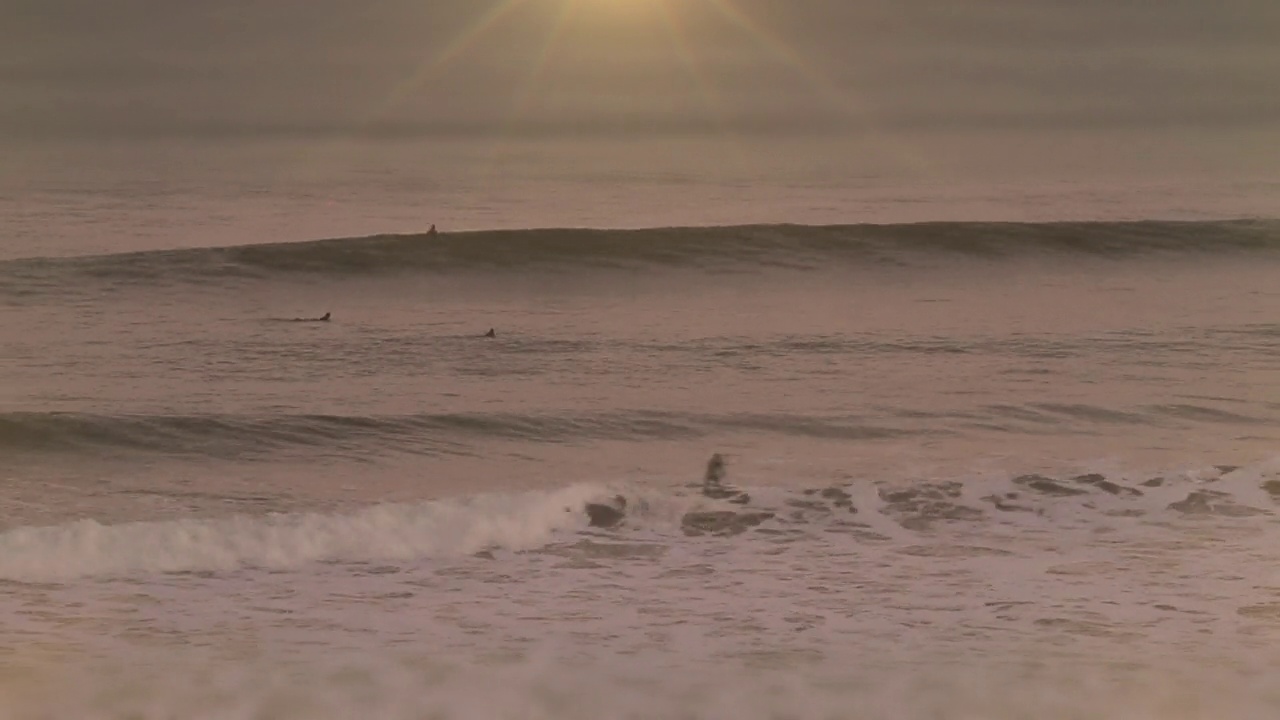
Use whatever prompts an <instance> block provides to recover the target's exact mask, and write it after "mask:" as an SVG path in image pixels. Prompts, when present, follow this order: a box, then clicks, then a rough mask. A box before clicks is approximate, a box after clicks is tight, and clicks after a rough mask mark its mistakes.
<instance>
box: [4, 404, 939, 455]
mask: <svg viewBox="0 0 1280 720" xmlns="http://www.w3.org/2000/svg"><path fill="white" fill-rule="evenodd" d="M734 431H754V432H768V433H775V434H782V435H788V436H795V437H815V438H827V439H843V440H860V439H877V438H888V437H903V436H908V435H912V434H919V432H918V431H911V430H906V429H901V428H896V427H890V426H879V425H875V424H872V423H869V422H867V421H866V420H865V419H863V418H859V417H855V416H848V417H833V418H814V417H807V416H799V415H785V414H763V413H733V414H724V415H715V414H709V413H678V412H660V411H645V410H638V411H630V412H614V413H588V414H581V415H550V414H548V415H536V414H518V413H419V414H409V415H382V416H361V415H351V416H348V415H319V414H310V415H276V416H255V415H165V414H156V415H96V414H87V413H56V412H55V413H39V412H17V413H3V414H0V449H3V450H7V451H10V452H19V451H22V452H29V453H62V452H78V451H93V450H108V451H110V450H118V451H137V452H147V453H166V454H174V455H198V456H211V457H226V458H232V459H237V458H241V459H242V458H245V457H246V456H253V455H265V454H269V453H273V452H279V451H288V450H290V449H300V450H305V451H306V452H308V453H309V454H315V453H317V452H318V453H325V452H330V453H339V454H341V453H352V454H359V453H363V452H378V451H385V450H400V451H404V452H411V453H415V454H422V455H448V454H453V455H467V454H471V453H473V452H475V446H476V444H477V443H480V442H483V441H504V440H507V441H527V442H541V443H571V442H580V441H592V440H635V441H643V440H672V439H697V438H701V437H706V436H708V435H711V434H714V433H717V432H734Z"/></svg>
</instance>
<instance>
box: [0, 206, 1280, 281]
mask: <svg viewBox="0 0 1280 720" xmlns="http://www.w3.org/2000/svg"><path fill="white" fill-rule="evenodd" d="M1261 250H1266V251H1275V250H1280V221H1275V220H1236V221H1211V222H1210V221H1205V222H1172V221H1137V222H1051V223H1013V222H931V223H911V224H898V225H840V226H805V225H750V226H724V227H685V228H654V229H644V230H598V229H530V230H509V231H480V232H459V233H447V234H443V235H439V236H426V235H377V236H372V237H363V238H337V239H327V240H313V241H306V242H292V243H265V244H251V245H242V246H236V247H220V248H200V249H184V250H160V251H145V252H135V253H123V254H115V255H101V256H90V257H72V258H27V259H20V260H11V261H7V262H4V263H0V277H4V278H5V279H6V280H7V282H6V283H5V285H8V286H9V289H10V292H13V293H18V294H22V293H27V294H30V293H39V292H47V291H51V290H56V289H57V288H60V287H65V286H67V285H68V284H69V283H72V282H74V281H86V280H94V279H97V280H100V281H108V282H112V283H117V284H132V283H143V284H148V283H178V284H183V283H192V284H200V283H218V282H221V281H224V280H228V279H236V278H243V279H248V278H259V279H261V278H272V277H279V276H290V275H325V276H369V275H374V276H377V275H389V274H404V273H457V272H501V271H508V270H528V269H543V270H549V271H564V272H572V271H574V270H582V269H592V268H636V267H654V266H665V267H676V268H679V267H687V268H698V269H705V270H724V271H733V270H737V269H741V268H743V267H751V266H756V267H760V266H764V267H784V268H793V269H799V270H804V269H813V268H822V267H831V266H833V265H854V266H856V265H870V266H873V267H874V266H878V265H912V264H915V263H918V262H922V261H925V262H927V261H928V260H929V258H931V257H932V258H937V257H957V256H959V257H971V258H980V259H988V260H997V259H1000V258H1008V257H1017V256H1035V255H1046V254H1056V255H1066V256H1082V257H1086V256H1100V257H1113V258H1118V257H1130V256H1142V255H1149V254H1153V253H1225V252H1243V251H1261Z"/></svg>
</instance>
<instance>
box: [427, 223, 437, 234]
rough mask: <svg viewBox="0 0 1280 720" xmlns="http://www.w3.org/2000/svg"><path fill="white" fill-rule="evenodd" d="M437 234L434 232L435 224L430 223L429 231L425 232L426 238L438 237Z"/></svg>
mask: <svg viewBox="0 0 1280 720" xmlns="http://www.w3.org/2000/svg"><path fill="white" fill-rule="evenodd" d="M439 234H440V233H439V232H437V231H436V226H435V223H432V224H431V229H429V230H427V237H435V236H436V235H439Z"/></svg>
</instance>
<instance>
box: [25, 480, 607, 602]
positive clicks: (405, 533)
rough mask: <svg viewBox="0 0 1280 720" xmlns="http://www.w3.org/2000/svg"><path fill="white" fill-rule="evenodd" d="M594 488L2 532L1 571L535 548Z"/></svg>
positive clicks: (172, 568) (104, 571)
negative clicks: (349, 510)
mask: <svg viewBox="0 0 1280 720" xmlns="http://www.w3.org/2000/svg"><path fill="white" fill-rule="evenodd" d="M602 493H603V491H602V489H601V488H599V487H592V486H588V485H576V486H572V487H567V488H564V489H561V490H557V491H551V492H532V493H526V494H510V495H500V494H492V495H482V496H476V497H472V498H467V499H462V500H441V501H435V502H428V503H417V504H405V505H389V504H387V505H377V506H374V507H369V508H366V509H364V510H360V511H358V512H354V513H350V514H287V515H284V514H281V515H270V516H258V517H252V516H236V517H230V518H223V519H208V520H172V521H164V522H135V523H125V524H120V525H103V524H100V523H98V522H96V521H94V520H81V521H77V522H72V523H68V524H64V525H58V526H53V527H24V528H16V529H13V530H9V531H7V532H5V533H3V534H0V579H7V580H18V581H49V580H67V579H74V578H78V577H102V576H118V575H128V574H133V573H147V572H177V571H201V570H231V569H235V568H239V567H245V566H249V567H260V568H289V567H297V566H300V565H303V564H307V563H313V562H317V561H341V560H367V561H377V560H405V559H413V558H419V557H428V556H438V555H444V556H450V555H460V554H466V553H473V552H477V551H480V550H484V549H486V548H491V547H501V548H507V549H514V550H519V549H527V548H531V547H536V546H538V545H540V544H542V543H545V542H547V540H548V539H549V538H550V537H551V536H552V535H553V533H555V532H556V531H557V530H563V529H568V528H573V527H581V526H583V525H584V524H585V522H586V517H585V516H584V515H583V513H582V512H581V510H582V507H583V505H584V504H585V502H586V501H587V500H589V499H593V498H599V497H601V496H602Z"/></svg>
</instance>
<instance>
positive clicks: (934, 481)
mask: <svg viewBox="0 0 1280 720" xmlns="http://www.w3.org/2000/svg"><path fill="white" fill-rule="evenodd" d="M95 152H99V153H101V152H104V151H103V150H102V149H101V148H99V149H98V150H96V151H95ZM139 152H156V146H154V145H149V146H146V147H144V148H143V149H142V150H139ZM215 157H217V158H219V159H220V160H219V162H226V163H230V165H229V166H228V167H222V166H221V165H219V163H218V162H213V161H209V160H208V158H207V157H206V158H205V161H204V164H199V163H197V164H195V165H193V166H185V165H181V167H180V168H179V169H173V168H168V169H167V170H164V171H156V172H158V173H159V174H160V176H161V177H163V178H167V179H168V180H167V183H168V184H164V183H160V182H148V181H146V178H145V177H143V175H142V174H141V173H135V174H133V175H129V174H127V173H124V174H122V173H121V172H114V173H107V172H105V171H102V170H101V166H96V167H98V170H95V169H94V168H93V167H89V168H85V169H84V171H83V173H80V174H73V173H68V174H65V175H61V176H59V177H74V178H75V180H74V181H66V184H60V183H58V182H55V181H54V180H53V179H52V178H50V177H45V178H41V177H38V176H37V177H32V178H28V179H26V180H23V181H21V182H20V181H18V180H16V179H14V177H13V176H9V177H8V178H7V179H6V181H5V182H6V183H7V185H6V187H7V188H8V189H9V190H10V191H11V192H9V194H8V195H7V196H6V200H5V203H6V204H5V205H4V207H5V213H4V216H3V217H4V226H3V229H4V232H5V238H6V244H5V246H4V259H3V261H2V262H0V328H2V329H0V333H2V337H0V339H2V345H0V717H13V718H53V717H58V718H61V717H75V718H172V717H184V718H185V717H190V718H241V717H243V718H329V717H332V718H349V717H369V718H506V717H509V718H543V717H545V718H587V717H590V718H695V717H697V718H704V717H705V718H870V719H874V718H885V719H893V720H898V719H902V718H920V719H924V718H947V719H953V718H954V719H969V718H973V719H977V718H984V719H985V718H1030V717H1035V718H1097V717H1114V718H1160V719H1161V720H1165V719H1169V718H1226V717H1230V718H1264V717H1265V718H1271V717H1274V716H1275V714H1276V712H1277V710H1280V693H1277V691H1276V690H1275V688H1274V683H1273V682H1272V679H1273V678H1274V676H1275V675H1274V673H1275V671H1276V670H1277V669H1278V668H1280V653H1277V651H1276V650H1275V647H1276V642H1277V639H1280V574H1278V571H1277V570H1276V567H1277V563H1276V559H1277V550H1276V548H1277V547H1278V542H1280V529H1278V528H1280V526H1277V525H1276V521H1275V517H1276V512H1277V503H1278V502H1280V459H1278V458H1280V453H1277V448H1280V429H1278V428H1280V320H1278V319H1277V318H1280V283H1277V282H1276V278H1277V277H1280V225H1278V224H1277V223H1276V221H1274V220H1266V219H1239V216H1240V215H1247V214H1258V213H1243V212H1236V210H1239V209H1240V208H1238V207H1236V206H1232V205H1230V204H1229V203H1228V204H1217V205H1215V204H1214V203H1212V202H1208V203H1207V204H1206V205H1204V206H1202V207H1203V208H1207V209H1202V210H1197V211H1188V210H1187V209H1186V205H1185V204H1184V203H1186V202H1187V201H1188V199H1189V198H1192V197H1202V198H1203V197H1205V196H1204V195H1203V194H1201V193H1200V190H1202V189H1203V188H1200V189H1194V188H1193V189H1191V190H1188V189H1186V188H1183V189H1182V190H1181V191H1180V190H1178V189H1177V188H1167V187H1163V188H1155V187H1146V188H1137V189H1133V188H1131V189H1130V190H1129V191H1128V192H1130V195H1128V196H1126V197H1127V198H1128V202H1127V203H1122V205H1123V211H1117V209H1116V207H1114V206H1108V205H1105V204H1100V203H1092V204H1090V202H1088V198H1089V197H1092V196H1091V195H1089V193H1090V192H1095V191H1096V188H1095V190H1093V191H1090V190H1089V189H1088V188H1089V186H1087V185H1081V186H1079V187H1077V188H1076V189H1075V190H1072V191H1064V193H1065V194H1059V195H1056V196H1055V195H1054V193H1053V190H1054V188H1052V187H1050V188H1048V189H1045V187H1043V186H1041V187H1040V188H1039V189H1036V190H1034V191H1033V190H1026V191H1022V192H1013V191H1011V190H1009V189H1007V188H1006V189H1005V190H1002V191H999V192H996V191H993V190H991V188H990V187H987V188H985V189H974V188H968V189H965V188H960V189H952V190H950V191H947V192H942V191H940V190H938V189H937V188H934V189H933V190H930V189H929V188H927V187H926V188H925V189H921V188H920V187H919V186H913V187H914V189H911V188H907V187H906V186H903V185H900V186H894V185H893V184H892V183H891V182H889V181H886V182H885V184H881V185H877V184H876V183H874V182H872V181H870V180H868V181H866V182H865V183H863V184H862V185H858V184H857V183H852V182H850V181H848V180H847V179H838V180H834V181H830V182H828V183H827V184H825V185H824V184H822V183H814V184H812V185H804V184H802V183H799V184H793V185H792V186H790V187H789V189H788V188H779V187H777V186H772V187H761V186H760V185H759V184H756V185H751V186H750V187H749V188H748V189H746V190H744V191H743V193H742V194H743V195H744V196H745V197H743V198H737V199H735V198H733V197H731V195H732V193H731V192H729V191H728V190H727V189H726V188H727V187H729V186H726V185H724V184H721V185H714V186H713V187H712V189H710V190H706V189H698V188H703V186H702V185H701V184H699V183H698V182H693V181H689V179H688V178H683V179H682V178H681V177H674V178H672V177H657V176H655V175H653V174H649V175H646V174H644V173H637V175H635V176H632V177H622V178H614V179H613V180H612V184H611V185H610V184H607V183H602V182H601V181H600V180H599V178H587V179H584V178H581V177H571V178H569V179H564V178H559V179H552V180H554V182H552V181H551V180H547V184H546V185H538V183H537V182H535V180H537V178H531V177H528V176H522V177H520V178H518V179H516V180H507V181H503V182H507V183H508V184H507V185H503V184H502V183H501V182H499V183H498V184H497V185H493V186H485V187H487V188H488V190H486V191H485V192H489V193H490V195H488V196H487V197H489V198H490V200H491V201H492V204H490V205H486V206H485V207H484V208H483V209H477V208H476V207H473V206H468V205H466V201H467V198H466V197H464V196H465V195H466V193H462V192H458V193H456V194H450V192H445V191H440V190H438V185H437V183H438V182H439V180H438V178H431V177H424V178H419V183H418V184H417V185H415V184H414V183H413V182H411V180H412V178H414V177H418V176H416V175H414V173H413V171H412V170H405V169H403V168H401V175H399V176H396V177H393V178H390V179H384V180H377V179H376V178H375V179H372V180H371V179H370V178H368V177H367V176H359V175H358V174H357V176H356V177H354V178H353V177H350V176H344V180H343V182H341V183H338V182H336V181H333V180H332V179H329V180H323V181H322V180H315V181H314V183H313V184H311V185H306V184H305V183H299V182H289V183H286V182H281V183H279V184H278V185H270V184H268V183H266V182H265V181H263V180H262V174H261V172H259V170H260V168H259V169H258V170H255V168H258V166H256V165H252V164H243V165H239V166H236V165H235V164H234V163H231V161H230V160H227V159H226V158H225V157H224V156H222V155H216V156H215ZM175 164H178V163H176V161H175ZM178 165H180V164H178ZM149 167H153V168H154V167H155V164H154V163H152V164H151V165H149ZM235 167H240V168H241V169H242V170H243V172H241V173H237V172H233V170H234V168H235ZM95 173H97V174H95ZM255 173H256V174H255ZM99 175H101V176H99ZM245 178H249V179H250V180H252V181H253V182H261V183H262V184H261V185H260V186H251V187H247V186H246V183H248V184H249V185H252V182H250V180H245ZM361 178H363V181H364V182H365V184H364V185H361ZM406 178H408V179H406ZM694 180H697V178H694ZM326 183H328V184H326ZM575 183H576V184H575ZM539 187H542V188H543V189H542V190H541V192H542V193H543V194H542V195H539V194H538V192H539V191H538V190H537V188H539ZM548 187H549V188H551V189H547V188H548ZM894 187H897V190H893V189H892V188H894ZM1271 187H1272V186H1254V187H1252V189H1251V190H1249V192H1244V193H1242V195H1243V196H1248V197H1254V198H1259V197H1269V195H1268V193H1273V192H1274V190H1273V189H1268V188H1271ZM406 188H407V189H406ZM504 188H505V189H504ZM566 188H569V190H566ZM646 188H647V189H646ZM886 188H889V189H886ZM1058 189H1059V190H1061V188H1058ZM1218 189H1219V191H1220V192H1221V194H1222V196H1225V195H1226V194H1228V193H1227V192H1226V190H1223V189H1222V188H1221V187H1219V188H1218ZM384 190H385V192H383V191H384ZM473 190H474V192H475V194H483V193H482V192H481V190H476V189H474V188H473ZM629 190H630V191H634V192H635V193H639V194H640V195H639V196H638V197H640V198H641V199H636V197H637V196H632V202H630V203H628V201H627V200H626V199H625V196H626V195H627V193H628V191H629ZM414 192H417V193H420V194H421V195H423V196H426V197H431V198H434V200H433V202H434V203H435V204H434V205H433V206H432V207H430V208H425V209H424V208H417V209H416V210H414V211H413V212H414V213H417V214H419V215H421V216H422V217H410V215H411V214H412V213H411V212H410V208H411V207H412V203H411V202H410V200H409V199H408V197H409V195H411V194H413V193H414ZM1072 192H1075V193H1076V194H1075V195H1072V194H1071V193H1072ZM1179 192H1181V193H1182V194H1181V195H1180V194H1179ZM503 193H507V195H505V196H504V195H503ZM592 193H595V194H594V195H593V194H592ZM644 193H649V194H648V195H644ZM699 193H701V194H699ZM895 193H896V194H895ZM931 193H932V194H931ZM984 193H986V194H984ZM992 193H994V194H992ZM1249 193H1252V195H1250V194H1249ZM756 195H759V196H766V195H767V196H769V197H772V198H774V199H775V200H776V204H775V205H772V206H770V207H771V208H772V210H771V211H769V212H765V211H764V210H762V208H761V207H760V205H759V204H758V203H753V202H751V201H750V200H751V197H753V196H756ZM659 196H661V197H665V198H668V199H670V200H671V202H672V206H673V207H676V208H677V209H676V210H674V211H671V212H668V213H666V214H665V215H664V214H663V213H662V212H661V211H660V210H658V211H655V208H662V207H666V206H665V205H663V204H662V203H657V202H654V198H657V197H659ZM1050 196H1054V197H1059V198H1062V197H1066V198H1068V200H1070V202H1073V203H1074V205H1072V208H1073V209H1072V210H1071V211H1070V212H1065V211H1063V207H1062V206H1058V205H1054V206H1052V207H1049V206H1046V205H1044V204H1043V203H1042V202H1041V201H1042V200H1043V199H1044V198H1046V197H1050ZM503 197H506V200H503V199H502V198H503ZM975 197H982V198H986V200H985V201H984V202H986V204H985V205H984V206H983V207H986V208H988V209H991V208H995V207H997V206H998V207H1002V208H1004V211H1003V213H1001V212H985V213H984V212H976V211H975V210H974V206H973V204H972V203H971V202H970V201H971V200H972V199H973V198H975ZM1215 197H1216V196H1215ZM575 198H576V200H575ZM645 198H647V199H645ZM895 198H896V199H897V200H901V201H902V203H903V205H902V206H901V207H900V206H899V205H897V204H896V203H895ZM1037 198H1039V199H1037ZM677 200H679V201H680V202H683V203H686V205H678V204H677ZM997 200H999V201H1000V202H997ZM1068 200H1063V201H1062V202H1064V203H1067V202H1068ZM521 203H526V204H527V205H528V208H527V209H528V211H527V212H525V213H523V214H522V212H521V207H522V205H521ZM698 207H701V208H703V210H704V212H703V214H701V215H699V213H698V212H697V211H696V208H698ZM735 207H736V208H737V209H738V210H737V212H738V216H737V220H735V219H734V217H733V216H734V212H735V210H734V208H735ZM1259 207H1261V206H1260V205H1259V204H1258V203H1255V204H1254V206H1252V209H1253V210H1257V209H1258V208H1259ZM290 208H292V209H293V210H297V211H298V212H297V213H296V214H293V215H291V216H287V215H289V214H288V213H285V212H284V210H286V209H290ZM468 208H470V209H468ZM680 208H684V209H680ZM902 208H906V209H902ZM237 209H238V210H237ZM639 209H647V212H649V213H650V215H651V216H652V217H654V218H655V219H656V222H653V223H645V222H643V220H644V215H645V214H644V213H642V212H640V210H639ZM1246 209H1248V208H1246ZM277 213H278V214H277ZM764 216H768V217H764ZM610 217H614V218H615V219H616V220H617V221H616V222H609V218H610ZM445 218H450V219H451V220H453V223H452V225H456V226H458V227H453V226H451V224H450V223H446V222H445ZM522 218H526V219H525V220H524V221H523V222H522ZM557 220H558V221H560V222H559V224H560V225H574V226H589V227H591V228H593V229H554V226H555V225H556V224H557V223H556V221H557ZM916 220H928V221H930V222H915V221H916ZM994 220H999V221H1002V222H992V221H994ZM681 221H684V223H685V226H683V227H680V226H679V225H681V224H682V223H681ZM430 222H438V223H440V225H441V230H442V231H443V232H442V234H440V235H437V236H428V235H425V234H423V233H422V229H423V227H425V225H427V224H429V223H430ZM784 222H785V223H786V224H780V223H784ZM668 225H670V226H675V227H667V226H668ZM322 226H328V229H326V227H322ZM548 226H551V229H546V228H547V227H548ZM459 227H461V228H465V230H460V229H458V228H459ZM484 228H490V229H484ZM379 233H381V234H379ZM326 312H328V313H332V315H331V319H330V320H329V321H327V322H317V321H314V320H315V318H318V317H320V316H321V315H323V314H324V313H326ZM489 328H493V329H494V331H495V332H494V337H485V333H486V331H487V330H488V329H489ZM715 453H720V454H722V455H723V457H724V458H725V461H726V468H727V472H726V475H725V477H724V479H723V486H724V487H723V488H722V490H723V492H721V491H718V489H717V488H714V487H712V488H708V487H707V486H706V485H705V484H704V480H703V473H704V468H705V467H706V464H707V462H708V460H709V459H710V458H711V457H712V455H713V454H715ZM624 502H625V506H623V505H621V503H624ZM592 505H599V506H608V507H611V508H618V509H621V511H622V515H621V518H620V519H619V520H618V521H617V522H609V523H596V524H594V525H593V524H592V522H591V520H590V516H589V514H588V512H587V510H588V507H589V506H592Z"/></svg>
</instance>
